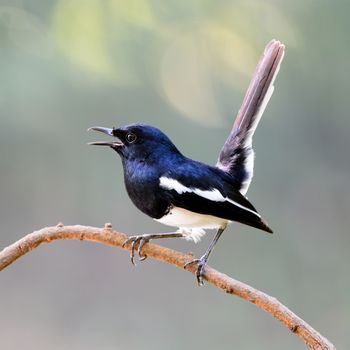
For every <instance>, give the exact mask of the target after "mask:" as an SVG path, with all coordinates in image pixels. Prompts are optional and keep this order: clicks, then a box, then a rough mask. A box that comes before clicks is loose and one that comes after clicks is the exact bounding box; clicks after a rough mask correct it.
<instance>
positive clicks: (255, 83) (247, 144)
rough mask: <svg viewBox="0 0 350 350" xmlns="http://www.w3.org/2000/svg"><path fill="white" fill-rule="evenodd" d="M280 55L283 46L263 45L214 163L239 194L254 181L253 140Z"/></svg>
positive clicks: (277, 67)
mask: <svg viewBox="0 0 350 350" xmlns="http://www.w3.org/2000/svg"><path fill="white" fill-rule="evenodd" d="M283 55H284V45H283V44H281V43H280V42H279V41H277V40H272V41H271V42H270V43H269V44H268V45H267V46H266V48H265V51H264V54H263V55H262V57H261V58H260V61H259V63H258V65H257V67H256V70H255V73H254V76H253V79H252V81H251V82H250V85H249V88H248V90H247V93H246V95H245V97H244V100H243V104H242V106H241V108H240V110H239V112H238V114H237V117H236V120H235V122H234V124H233V128H232V131H231V133H230V135H229V137H228V138H227V140H226V142H225V144H224V146H223V148H222V150H221V152H220V155H219V159H218V162H217V164H216V166H217V167H218V168H220V169H221V170H224V171H225V172H227V173H229V174H230V175H231V176H232V177H233V179H234V185H235V187H236V188H237V189H238V190H239V191H240V192H241V193H242V194H245V193H246V192H247V190H248V187H249V185H250V182H251V180H252V178H253V168H254V151H253V148H252V137H253V135H254V132H255V129H256V127H257V125H258V123H259V120H260V118H261V116H262V114H263V112H264V110H265V107H266V105H267V103H268V102H269V100H270V97H271V95H272V93H273V90H274V86H273V83H274V80H275V78H276V76H277V73H278V71H279V67H280V64H281V61H282V59H283Z"/></svg>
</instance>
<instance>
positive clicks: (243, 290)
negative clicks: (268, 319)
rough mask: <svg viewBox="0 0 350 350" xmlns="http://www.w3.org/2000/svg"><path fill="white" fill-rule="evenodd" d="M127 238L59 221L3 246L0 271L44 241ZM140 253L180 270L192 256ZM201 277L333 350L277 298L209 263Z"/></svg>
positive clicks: (311, 343) (117, 243) (117, 241)
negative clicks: (66, 224) (55, 224)
mask: <svg viewBox="0 0 350 350" xmlns="http://www.w3.org/2000/svg"><path fill="white" fill-rule="evenodd" d="M127 237H128V236H127V235H125V234H124V233H121V232H117V231H114V230H112V226H111V225H110V224H106V225H105V227H104V228H103V229H101V228H95V227H87V226H78V225H77V226H63V225H62V224H58V225H57V226H56V227H46V228H43V229H41V230H39V231H35V232H33V233H30V234H28V235H27V236H25V237H23V238H22V239H20V240H19V241H17V242H15V243H13V244H12V245H10V246H8V247H7V248H5V249H3V250H2V251H1V252H0V271H1V270H3V269H4V268H5V267H7V266H9V265H11V264H12V263H13V262H14V261H16V260H17V259H18V258H20V257H22V256H23V255H25V254H27V253H28V252H30V251H31V250H33V249H35V248H37V247H38V246H40V245H41V244H44V243H50V242H53V241H56V240H81V241H92V242H97V243H101V244H105V245H109V246H113V247H118V248H122V249H125V250H129V249H130V245H128V246H126V247H123V243H124V241H125V240H126V239H127ZM143 252H144V253H145V254H146V255H147V256H148V257H149V258H152V259H155V260H158V261H162V262H166V263H168V264H170V265H174V266H177V267H179V268H181V269H182V268H183V266H184V265H185V264H186V263H188V262H190V261H191V260H192V259H193V256H192V255H189V254H183V253H180V252H177V251H175V250H172V249H169V248H164V247H161V246H159V245H155V244H150V243H147V244H145V246H144V248H143ZM188 271H190V272H192V273H194V272H195V266H192V267H190V268H188ZM204 279H205V280H206V281H207V282H208V283H210V284H212V285H214V286H215V287H217V288H219V289H221V290H223V291H224V292H226V293H228V294H232V295H236V296H238V297H240V298H242V299H244V300H247V301H249V302H250V303H252V304H255V305H256V306H257V307H259V308H260V309H262V310H264V311H266V312H267V313H269V314H270V315H272V316H273V317H275V318H276V319H277V320H279V321H280V322H281V323H282V324H283V325H285V326H286V327H287V328H288V329H289V330H290V331H292V332H293V333H294V334H296V335H297V336H298V337H300V338H301V339H302V340H303V341H304V342H305V344H306V345H307V346H308V347H309V349H315V350H316V349H317V350H331V349H332V350H334V349H335V347H334V345H333V344H332V343H330V342H329V341H328V340H327V339H326V338H324V337H323V336H322V335H321V334H320V333H318V332H317V331H316V330H315V329H313V328H312V327H311V326H310V325H309V324H307V323H306V322H305V321H303V320H302V319H301V318H300V317H298V316H297V315H295V314H294V313H293V312H292V311H290V310H289V309H288V308H287V307H286V306H284V305H283V304H282V303H280V302H279V301H278V300H277V299H276V298H274V297H271V296H269V295H267V294H266V293H263V292H261V291H259V290H257V289H255V288H253V287H250V286H249V285H247V284H245V283H242V282H240V281H237V280H235V279H233V278H231V277H229V276H227V275H225V274H223V273H221V272H219V271H216V270H214V269H213V268H211V267H209V266H206V268H205V274H204Z"/></svg>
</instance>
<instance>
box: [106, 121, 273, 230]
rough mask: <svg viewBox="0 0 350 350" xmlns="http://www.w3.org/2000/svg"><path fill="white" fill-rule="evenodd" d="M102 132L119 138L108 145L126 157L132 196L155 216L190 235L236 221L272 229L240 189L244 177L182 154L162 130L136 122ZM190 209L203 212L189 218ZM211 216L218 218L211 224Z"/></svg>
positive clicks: (127, 179)
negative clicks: (241, 178)
mask: <svg viewBox="0 0 350 350" xmlns="http://www.w3.org/2000/svg"><path fill="white" fill-rule="evenodd" d="M99 130H100V131H101V130H102V131H103V130H104V132H106V130H107V132H106V133H108V134H110V135H113V136H114V137H117V138H118V139H119V141H118V142H111V143H105V144H108V145H109V146H111V147H112V148H113V149H114V150H115V151H116V152H118V153H119V154H120V156H121V159H122V162H123V168H124V181H125V186H126V189H127V192H128V194H129V196H130V198H131V200H132V201H133V203H134V204H135V205H136V206H137V208H139V209H140V210H141V211H142V212H143V213H145V214H147V215H149V216H150V217H152V218H153V219H156V220H159V221H160V222H163V223H166V224H169V225H173V226H177V227H179V228H180V229H181V230H182V231H183V232H187V233H188V234H189V236H190V234H191V233H192V230H194V229H200V230H201V229H206V228H220V227H226V225H227V223H229V222H231V221H237V222H241V223H243V224H246V225H250V226H253V227H256V228H259V229H262V230H265V231H268V232H272V231H271V230H270V229H269V227H268V226H267V225H266V224H265V223H264V222H263V220H262V219H261V217H260V215H259V214H258V213H257V211H256V209H255V208H254V207H253V205H252V204H251V203H250V202H249V201H248V200H247V198H246V197H245V196H243V195H242V194H241V193H240V192H239V190H238V189H237V182H238V181H239V178H238V179H235V177H234V174H229V173H227V172H225V171H223V170H221V169H219V168H217V167H213V166H209V165H206V164H203V163H201V162H198V161H195V160H192V159H189V158H187V157H185V156H183V155H182V154H181V153H180V151H179V150H178V149H177V148H176V146H175V145H174V144H173V143H172V142H171V140H170V139H169V138H168V137H167V136H166V135H165V134H164V133H163V132H161V131H160V130H159V129H157V128H155V127H152V126H149V125H145V124H131V125H127V126H124V127H121V128H118V129H103V128H100V129H99ZM174 208H175V209H182V211H181V212H180V214H181V215H180V216H179V215H178V213H179V211H177V212H176V214H177V216H176V219H177V220H179V221H178V222H176V221H174V220H170V216H171V215H173V217H175V216H174V214H175V213H174V211H173V209H174ZM188 212H191V213H193V214H199V215H197V216H195V215H192V216H191V217H189V215H188V214H189V213H188ZM168 216H169V217H168ZM208 216H210V217H213V218H216V220H214V219H213V220H212V222H210V218H208ZM173 217H172V218H171V219H173ZM181 220H182V222H181Z"/></svg>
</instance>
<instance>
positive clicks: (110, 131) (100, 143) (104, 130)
mask: <svg viewBox="0 0 350 350" xmlns="http://www.w3.org/2000/svg"><path fill="white" fill-rule="evenodd" d="M92 130H94V131H99V132H102V133H104V134H106V135H109V136H113V137H115V135H114V134H113V129H109V128H102V127H100V126H94V127H92V128H89V129H88V131H92ZM88 144H89V145H95V146H109V147H112V148H117V147H120V146H123V142H121V141H120V140H118V141H112V142H106V141H96V142H89V143H88Z"/></svg>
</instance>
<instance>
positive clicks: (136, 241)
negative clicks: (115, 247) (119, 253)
mask: <svg viewBox="0 0 350 350" xmlns="http://www.w3.org/2000/svg"><path fill="white" fill-rule="evenodd" d="M152 236H153V235H147V234H145V235H139V236H131V237H129V238H128V239H127V240H126V241H125V242H124V243H123V246H122V247H123V248H124V247H125V246H126V245H128V244H129V243H132V244H131V251H130V260H131V263H132V264H133V265H134V266H135V265H136V264H135V249H136V246H137V245H138V248H137V254H138V255H139V260H140V261H143V260H145V259H146V258H147V255H146V254H142V248H143V246H144V245H145V244H146V243H148V242H149V241H150V240H151V239H152V238H153V237H152Z"/></svg>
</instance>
